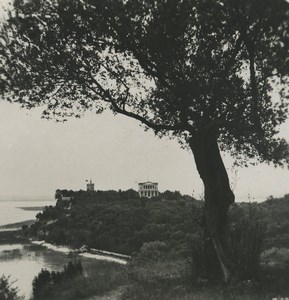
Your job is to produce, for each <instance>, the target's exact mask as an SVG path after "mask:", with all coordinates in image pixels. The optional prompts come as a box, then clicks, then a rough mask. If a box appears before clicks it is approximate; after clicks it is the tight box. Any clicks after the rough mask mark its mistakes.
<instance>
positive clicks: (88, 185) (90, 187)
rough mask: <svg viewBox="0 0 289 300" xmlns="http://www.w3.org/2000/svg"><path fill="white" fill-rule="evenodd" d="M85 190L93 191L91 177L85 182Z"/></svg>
mask: <svg viewBox="0 0 289 300" xmlns="http://www.w3.org/2000/svg"><path fill="white" fill-rule="evenodd" d="M87 181H88V180H87ZM86 190H87V191H88V192H93V191H94V183H93V182H92V181H91V179H90V181H89V182H87V184H86Z"/></svg>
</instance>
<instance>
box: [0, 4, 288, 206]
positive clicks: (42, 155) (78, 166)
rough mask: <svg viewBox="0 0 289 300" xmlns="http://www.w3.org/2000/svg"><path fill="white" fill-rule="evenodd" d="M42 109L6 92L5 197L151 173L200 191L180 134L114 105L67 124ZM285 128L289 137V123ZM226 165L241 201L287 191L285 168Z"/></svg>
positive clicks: (163, 185) (1, 172) (0, 150)
mask: <svg viewBox="0 0 289 300" xmlns="http://www.w3.org/2000/svg"><path fill="white" fill-rule="evenodd" d="M6 2H7V0H0V4H3V3H6ZM0 8H1V5H0ZM0 17H1V12H0ZM40 116H41V114H40V111H39V110H31V111H27V110H24V109H20V108H19V106H18V105H16V104H10V103H7V102H5V101H1V99H0V129H1V130H0V199H7V198H9V199H11V198H15V199H16V198H19V197H21V198H30V197H33V198H39V197H41V198H52V197H53V196H54V191H55V190H56V189H57V188H60V189H73V190H79V189H85V180H86V179H92V180H93V181H94V183H95V187H96V189H100V190H107V189H116V190H117V189H123V190H125V189H129V188H134V189H137V182H140V181H145V180H150V181H157V182H158V183H159V189H160V191H164V190H166V189H169V190H179V191H181V192H182V193H186V194H190V195H192V194H193V195H194V196H195V197H200V196H201V195H202V192H203V187H202V183H201V181H200V179H199V175H198V174H197V172H196V168H195V164H194V161H193V157H192V154H191V153H190V152H189V151H186V150H182V149H181V148H180V146H179V145H178V143H177V142H176V141H175V140H168V139H161V140H160V139H158V138H157V137H155V136H154V134H153V133H152V132H150V131H149V132H144V130H143V129H142V128H141V127H140V126H139V123H138V122H137V121H135V120H132V119H128V118H126V117H122V116H113V115H112V114H111V113H110V112H105V113H104V114H102V115H94V114H93V113H87V115H86V116H85V117H84V118H82V119H70V120H68V122H66V123H56V122H54V121H47V120H43V119H41V118H40ZM280 135H281V136H283V137H285V138H286V139H287V140H288V141H289V123H288V122H287V124H285V126H283V127H282V130H281V134H280ZM225 164H226V167H227V170H228V172H229V176H230V179H231V184H232V187H233V188H234V192H235V194H236V200H237V201H246V200H247V201H248V200H256V201H261V200H265V199H266V197H268V196H269V195H273V196H282V195H284V194H285V193H289V171H288V170H286V169H285V170H282V169H280V168H279V169H275V168H273V167H272V166H267V165H260V166H251V167H249V168H238V169H236V168H235V169H232V160H231V159H230V158H229V157H228V156H226V157H225Z"/></svg>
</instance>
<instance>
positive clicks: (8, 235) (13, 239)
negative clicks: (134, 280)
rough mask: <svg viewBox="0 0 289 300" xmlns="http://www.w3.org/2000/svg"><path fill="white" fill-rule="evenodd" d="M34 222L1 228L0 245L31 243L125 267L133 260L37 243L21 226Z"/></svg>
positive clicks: (123, 256) (118, 254)
mask: <svg viewBox="0 0 289 300" xmlns="http://www.w3.org/2000/svg"><path fill="white" fill-rule="evenodd" d="M34 222H35V220H27V221H23V222H17V223H13V224H7V225H3V226H0V245H5V244H7V245H9V244H26V243H29V244H34V245H39V246H43V247H46V248H47V249H51V250H53V251H58V252H62V253H66V254H69V253H70V252H76V253H77V254H78V255H79V256H82V257H86V258H93V259H97V260H104V261H110V262H115V263H119V264H123V265H125V264H127V262H128V260H129V259H130V258H131V257H130V256H129V255H124V254H120V253H115V252H109V251H105V250H99V249H90V250H88V249H85V248H80V249H73V248H71V247H69V246H62V245H59V246H57V245H53V244H50V243H46V242H45V241H44V240H43V241H37V240H32V239H29V238H27V237H25V236H23V231H22V229H21V226H22V225H30V224H33V223H34ZM16 225H17V226H20V228H15V226H16ZM13 226H14V228H13Z"/></svg>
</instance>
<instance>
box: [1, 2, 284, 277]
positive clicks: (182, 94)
mask: <svg viewBox="0 0 289 300" xmlns="http://www.w3.org/2000/svg"><path fill="white" fill-rule="evenodd" d="M288 6H289V4H288V2H287V1H285V0H234V1H233V0H215V1H213V0H30V1H24V0H15V1H14V9H13V11H12V12H11V13H10V14H9V18H8V20H7V22H5V24H3V25H2V29H1V37H0V42H1V49H0V62H1V65H0V91H1V93H2V96H3V97H4V99H7V100H9V101H12V102H19V103H21V104H22V105H23V106H25V107H27V108H31V107H35V106H45V109H44V112H43V116H44V117H47V118H50V117H55V118H57V119H59V118H60V119H63V118H64V119H65V118H66V117H67V116H76V117H79V116H81V115H82V113H83V112H84V111H85V110H87V109H92V110H95V111H96V113H101V112H102V111H103V110H104V109H111V110H112V111H113V112H114V113H115V114H122V115H125V116H128V117H131V118H134V119H136V120H139V121H140V122H141V123H142V124H143V125H144V126H145V127H146V128H151V129H152V130H154V132H155V133H156V134H157V135H160V136H162V135H169V136H171V137H174V138H177V139H178V140H179V141H180V142H181V143H182V145H183V146H185V147H188V148H190V149H191V150H192V153H193V155H194V159H195V162H196V166H197V169H198V172H199V174H200V177H201V179H202V181H203V183H204V188H205V235H206V249H209V250H210V251H214V253H215V257H216V261H217V262H218V266H219V268H220V269H221V270H222V272H223V275H224V279H225V280H228V278H229V277H230V263H229V261H228V259H227V256H226V251H225V247H224V229H225V224H226V215H227V211H228V208H229V206H230V204H231V203H233V202H234V194H233V192H232V190H231V188H230V184H229V179H228V175H227V172H226V169H225V167H224V164H223V161H222V157H221V155H220V150H224V151H229V152H231V154H232V155H233V156H235V157H237V158H238V159H240V158H243V159H244V158H245V159H247V158H257V159H258V160H259V161H261V162H272V163H273V164H275V165H284V164H286V163H288V161H289V159H288V150H287V149H288V147H287V143H286V141H285V140H283V139H280V138H276V134H277V133H278V126H279V125H280V124H281V123H282V122H283V121H284V120H285V119H286V114H287V100H288V86H286V84H288V72H289V66H288V64H289V60H288V43H289V37H288V27H289V22H288V17H289V7H288Z"/></svg>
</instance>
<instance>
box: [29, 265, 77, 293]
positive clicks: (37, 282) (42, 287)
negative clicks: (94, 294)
mask: <svg viewBox="0 0 289 300" xmlns="http://www.w3.org/2000/svg"><path fill="white" fill-rule="evenodd" d="M82 272H83V268H82V264H81V262H80V261H78V262H75V263H73V262H71V261H70V262H69V263H68V265H67V266H64V270H63V271H62V272H54V271H52V272H50V271H48V270H45V269H42V270H41V272H40V273H39V274H38V275H37V276H35V277H34V279H33V282H32V287H33V295H34V298H35V299H46V298H48V299H49V297H50V296H51V295H50V294H51V293H52V292H53V287H54V286H57V285H59V284H60V283H61V282H63V281H65V280H68V279H72V278H75V277H76V276H78V275H82Z"/></svg>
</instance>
